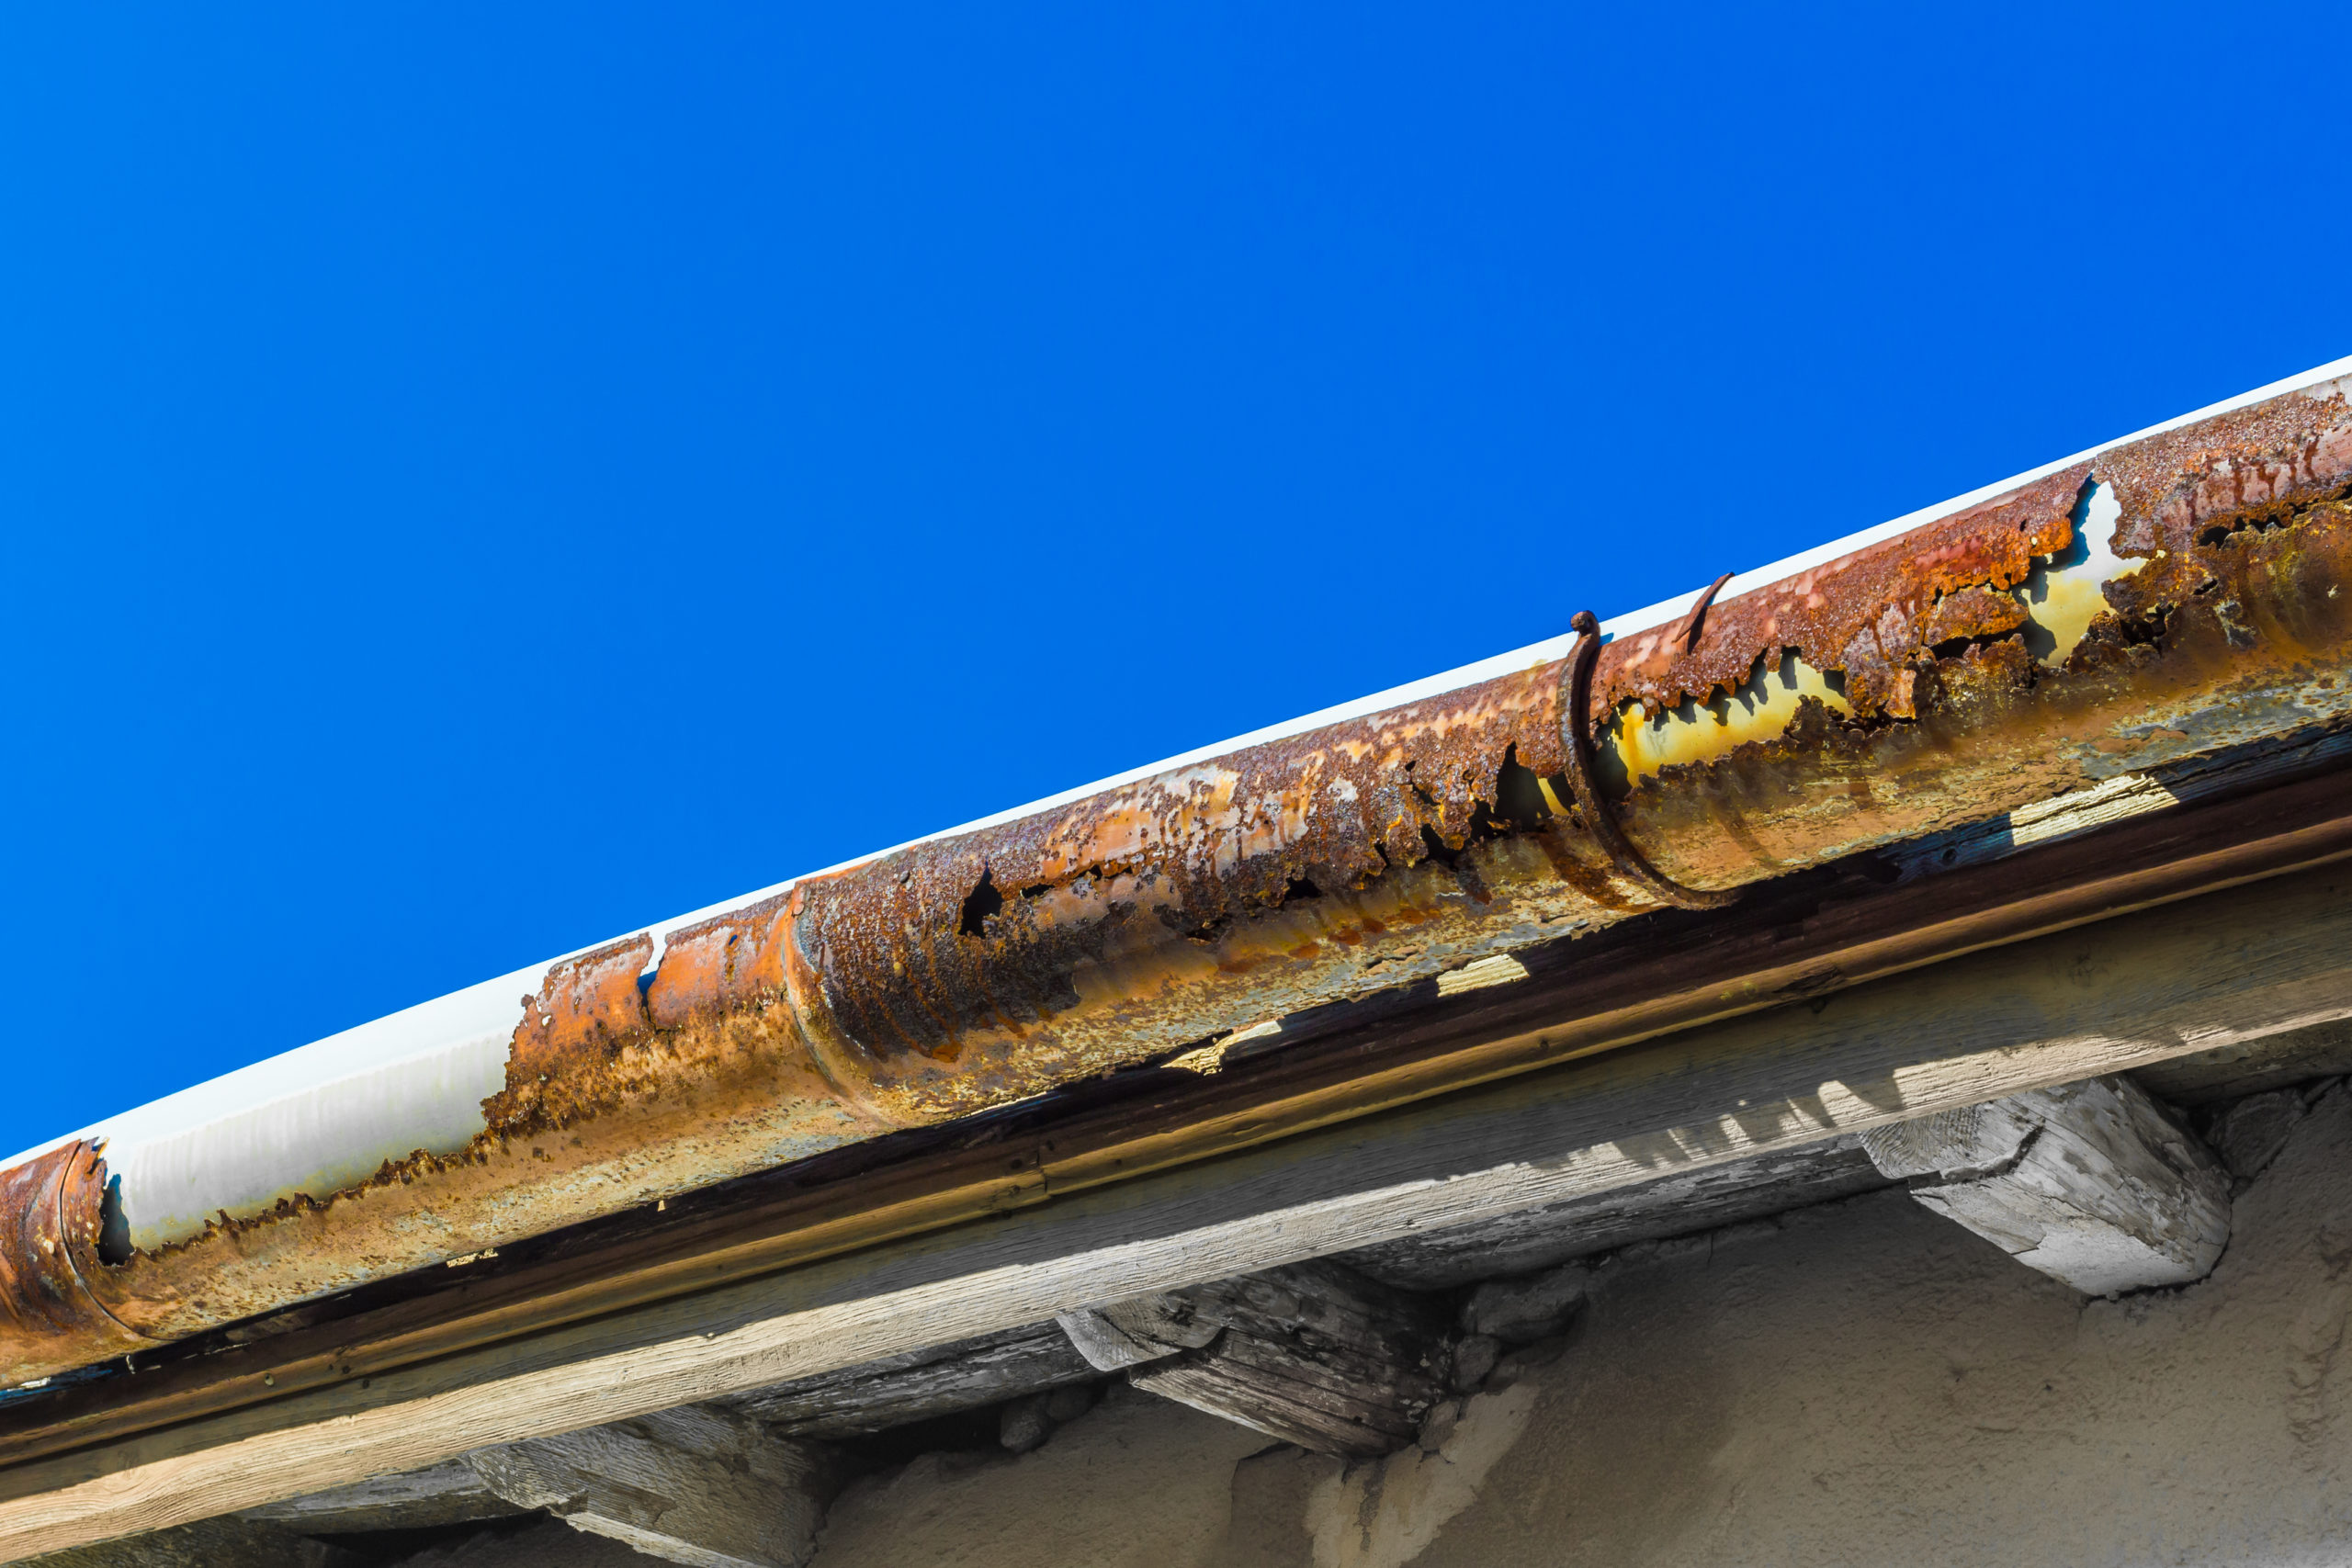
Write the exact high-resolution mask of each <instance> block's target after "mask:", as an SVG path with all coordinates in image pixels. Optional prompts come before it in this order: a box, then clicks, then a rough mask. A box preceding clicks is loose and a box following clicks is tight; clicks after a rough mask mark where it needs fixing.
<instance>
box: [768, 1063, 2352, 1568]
mask: <svg viewBox="0 0 2352 1568" xmlns="http://www.w3.org/2000/svg"><path fill="white" fill-rule="evenodd" d="M2347 1313H2352V1096H2347V1095H2346V1094H2345V1093H2344V1092H2342V1091H2340V1090H2339V1091H2337V1092H2335V1093H2332V1094H2330V1095H2328V1096H2327V1097H2326V1098H2324V1099H2323V1100H2320V1101H2319V1102H2318V1103H2317V1104H2316V1105H2315V1106H2314V1107H2313V1108H2312V1111H2311V1112H2310V1113H2309V1114H2308V1115H2307V1116H2305V1117H2303V1118H2302V1119H2301V1121H2299V1122H2297V1123H2296V1124H2295V1126H2294V1127H2293V1129H2292V1131H2291V1133H2290V1134H2289V1135H2288V1137H2287V1139H2286V1143H2285V1145H2284V1147H2283V1148H2282V1149H2281V1150H2280V1152H2279V1153H2278V1155H2277V1156H2276V1157H2275V1158H2273V1159H2272V1160H2271V1161H2270V1162H2269V1164H2268V1166H2267V1168H2265V1169H2264V1170H2263V1172H2262V1174H2261V1175H2260V1177H2259V1178H2258V1179H2256V1180H2255V1181H2254V1182H2253V1184H2252V1185H2251V1186H2250V1187H2249V1188H2248V1189H2247V1190H2245V1192H2244V1193H2243V1194H2241V1195H2240V1196H2239V1198H2238V1200H2237V1203H2236V1216H2235V1225H2234V1228H2233V1236H2232V1240H2231V1243H2230V1247H2229V1250H2228V1251H2227V1252H2226V1253H2225V1254H2224V1255H2223V1257H2222V1260H2221V1263H2220V1265H2219V1267H2218V1268H2217V1269H2215V1270H2214V1273H2213V1274H2212V1276H2211V1278H2210V1279H2209V1280H2205V1281H2204V1282H2202V1283H2200V1284H2197V1285H2192V1286H2188V1287H2184V1288H2180V1289H2177V1290H2169V1291H2160V1292H2151V1293H2148V1294H2144V1295H2141V1296H2136V1297H2127V1298H2124V1299H2122V1300H2120V1301H2115V1302H2105V1301H2087V1302H2086V1301H2085V1300H2084V1299H2082V1298H2081V1297H2078V1296H2076V1295H2075V1293H2074V1292H2071V1291H2068V1290H2067V1289H2065V1288H2064V1287H2063V1286H2061V1285H2059V1284H2057V1283H2056V1282H2055V1281H2052V1280H2048V1279H2045V1278H2043V1277H2042V1276H2041V1275H2039V1274H2036V1273H2033V1272H2032V1271H2030V1270H2029V1269H2025V1268H2023V1267H2021V1266H2020V1265H2018V1263H2017V1262H2015V1261H2014V1260H2012V1259H2011V1258H2008V1257H2007V1256H2005V1255H2004V1254H2003V1253H2002V1252H2001V1251H2000V1250H1999V1249H1997V1248H1996V1247H1994V1246H1993V1245H1992V1244H1990V1243H1988V1242H1985V1241H1984V1240H1982V1239H1980V1238H1978V1237H1976V1236H1974V1235H1971V1234H1969V1233H1968V1232H1966V1231H1964V1230H1962V1229H1961V1228H1960V1227H1959V1226H1957V1225H1954V1224H1951V1223H1950V1222H1948V1221H1945V1220H1942V1219H1939V1218H1938V1217H1937V1216H1935V1215H1934V1214H1932V1213H1928V1211H1926V1210H1925V1209H1923V1208H1921V1207H1920V1206H1919V1205H1917V1204H1916V1203H1913V1202H1912V1201H1910V1200H1909V1199H1908V1198H1907V1197H1905V1195H1904V1194H1903V1193H1902V1192H1900V1191H1897V1190H1890V1191H1886V1192H1882V1193H1876V1194H1871V1195H1870V1196H1867V1197H1862V1198H1857V1199H1853V1200H1850V1201H1845V1202H1840V1203H1834V1204H1828V1205H1824V1206H1822V1207H1820V1208H1816V1209H1812V1210H1806V1211H1801V1212H1799V1213H1794V1214H1791V1215H1788V1216H1785V1217H1784V1218H1783V1219H1782V1220H1781V1221H1779V1222H1774V1223H1765V1224H1751V1225H1747V1226H1742V1227H1737V1228H1736V1229H1735V1230H1733V1231H1728V1232H1720V1233H1717V1234H1715V1235H1713V1236H1710V1237H1698V1238H1693V1239H1692V1240H1691V1241H1688V1242H1682V1243H1670V1244H1667V1245H1665V1246H1662V1247H1635V1248H1632V1249H1629V1252H1628V1253H1627V1254H1626V1255H1624V1256H1623V1257H1621V1258H1619V1259H1618V1260H1616V1261H1614V1262H1612V1263H1611V1264H1610V1265H1608V1266H1607V1267H1605V1268H1603V1269H1600V1271H1599V1272H1598V1273H1597V1274H1596V1276H1595V1278H1594V1280H1593V1291H1592V1297H1591V1303H1590V1305H1589V1308H1588V1310H1587V1312H1586V1313H1585V1314H1584V1316H1583V1317H1582V1318H1580V1319H1579V1320H1578V1322H1577V1325H1576V1326H1575V1327H1574V1328H1573V1329H1571V1331H1570V1333H1569V1336H1568V1337H1567V1340H1566V1343H1565V1344H1558V1343H1555V1344H1553V1345H1550V1346H1544V1347H1537V1348H1533V1349H1532V1350H1530V1351H1522V1352H1520V1353H1518V1354H1517V1355H1515V1356H1514V1357H1512V1358H1510V1359H1506V1361H1505V1362H1504V1364H1503V1365H1502V1366H1501V1367H1499V1368H1498V1370H1497V1372H1496V1374H1495V1377H1494V1379H1492V1380H1491V1381H1490V1382H1489V1384H1488V1388H1487V1392H1485V1393H1480V1394H1479V1395H1477V1396H1476V1398H1473V1399H1471V1400H1469V1401H1467V1402H1465V1403H1464V1404H1461V1405H1460V1406H1459V1407H1456V1408H1450V1409H1448V1410H1446V1411H1444V1412H1443V1414H1442V1417H1441V1419H1440V1420H1439V1421H1438V1422H1437V1423H1435V1424H1433V1426H1432V1428H1431V1430H1430V1436H1429V1438H1428V1439H1427V1442H1428V1445H1429V1446H1430V1448H1433V1449H1434V1451H1433V1452H1430V1451H1423V1450H1408V1451H1407V1452H1406V1453H1404V1454H1401V1455H1398V1456H1396V1457H1393V1458H1391V1459H1389V1460H1386V1461H1382V1462H1381V1463H1379V1464H1377V1465H1359V1466H1356V1467H1354V1468H1353V1469H1352V1470H1343V1469H1342V1468H1341V1467H1340V1465H1339V1464H1338V1462H1337V1461H1329V1460H1317V1459H1315V1458H1312V1457H1311V1456H1307V1455H1304V1454H1300V1453H1298V1452H1296V1451H1295V1450H1272V1451H1271V1452H1270V1451H1266V1450H1264V1443H1263V1439H1262V1438H1257V1437H1256V1436H1254V1435H1253V1434H1250V1433H1248V1432H1245V1431H1242V1430H1240V1429H1239V1428H1237V1427H1224V1426H1223V1425H1222V1424H1221V1423H1218V1422H1216V1421H1215V1420H1213V1419H1212V1418H1210V1417H1207V1416H1200V1415H1198V1414H1196V1413H1194V1412H1192V1411H1189V1410H1185V1409H1182V1408H1181V1407H1178V1406H1174V1405H1168V1404H1148V1403H1144V1402H1142V1401H1141V1400H1140V1399H1138V1398H1137V1397H1136V1396H1132V1395H1129V1396H1125V1397H1123V1398H1121V1399H1119V1400H1117V1401H1114V1402H1111V1403H1107V1404H1105V1405H1104V1406H1103V1407H1102V1408H1101V1409H1099V1410H1098V1411H1096V1412H1095V1413H1094V1414H1093V1415H1091V1416H1088V1417H1086V1418H1083V1419H1081V1420H1080V1421H1078V1422H1074V1423H1072V1424H1071V1425H1070V1426H1069V1427H1065V1428H1063V1429H1062V1430H1061V1431H1059V1432H1057V1434H1056V1435H1055V1438H1054V1440H1053V1441H1052V1442H1051V1443H1049V1444H1048V1445H1047V1446H1046V1448H1045V1449H1043V1450H1039V1451H1038V1452H1036V1453H1035V1454H1031V1455H1028V1456H1025V1457H1023V1459H1021V1460H1018V1461H1010V1460H1001V1461H990V1462H988V1463H985V1464H981V1465H978V1466H977V1467H975V1468H971V1469H966V1470H960V1471H959V1470H957V1469H956V1467H955V1466H954V1465H953V1464H952V1463H951V1462H949V1461H942V1460H938V1459H929V1460H925V1461H919V1462H918V1463H917V1464H916V1465H914V1466H910V1468H909V1469H907V1470H906V1471H904V1472H899V1474H897V1475H896V1476H893V1477H890V1478H888V1479H887V1480H882V1481H876V1482H871V1483H865V1485H864V1486H862V1487H860V1488H858V1489H854V1490H853V1492H852V1493H851V1494H849V1495H846V1496H844V1497H843V1499H842V1502H841V1503H840V1504H839V1505H837V1506H836V1508H835V1510H834V1516H833V1519H832V1521H831V1524H830V1525H829V1526H828V1529H827V1531H826V1534H825V1536H824V1538H823V1540H822V1541H821V1543H820V1549H819V1552H818V1556H817V1559H816V1564H815V1568H854V1565H862V1564H867V1563H885V1562H893V1563H903V1562H927V1563H928V1562H937V1563H943V1564H958V1565H970V1568H998V1565H1000V1564H1001V1565H1002V1568H1016V1565H1017V1568H1061V1565H1065V1564H1067V1565H1069V1568H1080V1565H1081V1564H1083V1565H1087V1568H1093V1565H1096V1564H1114V1563H1136V1564H1148V1565H1149V1568H1179V1565H1182V1564H1190V1563H1196V1562H1219V1563H1235V1564H1247V1565H1250V1568H1375V1565H1377V1568H1404V1565H1406V1564H1412V1565H1415V1568H1469V1565H1473V1564H1476V1565H1481V1568H1483V1565H1487V1564H1492V1563H1497V1562H1510V1563H1515V1564H1531V1565H1560V1568H1568V1565H1577V1568H1582V1565H1586V1564H1592V1565H1600V1564H1608V1565H1611V1568H1629V1565H1643V1564H1658V1565H1661V1568H1663V1565H1666V1564H1675V1565H1678V1568H1679V1565H1684V1564H1747V1563H1754V1564H1773V1565H1776V1568H1780V1565H1802V1564H1849V1563H1851V1564H1863V1563H1868V1564H1881V1563H1886V1562H1904V1563H1906V1564H1917V1565H1921V1568H1974V1565H1976V1564H1985V1565H1988V1568H1990V1565H1993V1564H1999V1565H2001V1568H2011V1565H2013V1564H2015V1563H2018V1562H2064V1563H2069V1564H2110V1563H2112V1564H2125V1563H2131V1564H2158V1563H2162V1564H2188V1563H2196V1564H2223V1563H2227V1564H2233V1565H2241V1564H2242V1565H2249V1568H2253V1565H2286V1564H2321V1563H2327V1564H2339V1563H2344V1562H2352V1490H2348V1489H2347V1487H2346V1479H2347V1477H2346V1471H2347V1468H2352V1451H2347V1449H2348V1448H2352V1416H2347V1413H2346V1399H2347V1390H2346V1386H2345V1384H2346V1376H2347V1375H2352V1374H2347V1373H2346V1372H2345V1371H2341V1370H2339V1366H2338V1363H2339V1359H2352V1358H2340V1357H2339V1351H2340V1350H2341V1349H2342V1346H2343V1340H2344V1337H2345V1327H2346V1316H2347ZM1547 1357H1548V1358H1549V1359H1546V1358H1547Z"/></svg>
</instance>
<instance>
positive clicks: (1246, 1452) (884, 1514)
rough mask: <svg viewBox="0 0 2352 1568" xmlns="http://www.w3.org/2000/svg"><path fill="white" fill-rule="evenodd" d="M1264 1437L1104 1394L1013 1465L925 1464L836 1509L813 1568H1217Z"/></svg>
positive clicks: (880, 1480)
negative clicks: (913, 1567) (1238, 1488)
mask: <svg viewBox="0 0 2352 1568" xmlns="http://www.w3.org/2000/svg"><path fill="white" fill-rule="evenodd" d="M1266 1446H1267V1445H1266V1437H1265V1434H1264V1433H1262V1432H1253V1431H1250V1429H1248V1428H1247V1427H1237V1426H1235V1425H1234V1424H1233V1423H1231V1422H1230V1421H1223V1420H1219V1419H1218V1418H1217V1417H1216V1416H1204V1415H1203V1414H1201V1413H1200V1412H1199V1411H1196V1410H1191V1409H1188V1408H1186V1407H1185V1406H1183V1405H1181V1404H1170V1403H1169V1402H1168V1401H1166V1400H1163V1399H1159V1398H1156V1397H1154V1396H1152V1395H1150V1394H1148V1393H1136V1391H1134V1390H1131V1389H1127V1388H1124V1387H1114V1389H1113V1390H1112V1391H1111V1393H1110V1394H1109V1395H1108V1396H1107V1397H1105V1398H1104V1399H1103V1403H1102V1404H1098V1405H1096V1406H1095V1407H1094V1408H1093V1409H1092V1410H1091V1411H1088V1412H1087V1413H1086V1414H1085V1415H1083V1416H1079V1417H1078V1418H1077V1419H1076V1420H1074V1421H1072V1422H1070V1423H1069V1425H1067V1426H1064V1427H1057V1428H1056V1429H1055V1431H1054V1434H1053V1436H1052V1437H1051V1438H1048V1439H1047V1440H1046V1445H1045V1446H1044V1447H1043V1448H1040V1449H1038V1450H1035V1451H1034V1452H1031V1453H1026V1454H1023V1455H1021V1456H1020V1457H1019V1458H1014V1457H1013V1456H1012V1455H1010V1454H1004V1453H998V1454H994V1455H990V1456H984V1457H983V1456H958V1455H948V1454H926V1455H924V1456H923V1457H922V1459H919V1460H917V1461H914V1462H913V1463H912V1464H910V1465H908V1466H907V1467H906V1468H905V1469H903V1470H901V1471H899V1472H896V1473H895V1474H892V1475H888V1476H883V1477H875V1478H869V1479H868V1480H865V1481H863V1482H860V1483H857V1484H855V1485H853V1486H852V1487H851V1488H850V1489H849V1490H848V1491H847V1492H844V1493H843V1494H842V1495H841V1497H840V1498H839V1499H838V1500H837V1501H836V1502H835V1503H834V1504H833V1508H832V1513H831V1516H830V1517H828V1518H827V1520H826V1522H825V1529H824V1531H823V1533H822V1534H821V1535H820V1536H819V1537H818V1541H817V1555H816V1558H815V1560H814V1563H813V1564H812V1568H906V1565H907V1564H910V1563H922V1564H925V1565H926V1568H984V1565H986V1568H993V1565H995V1564H998V1563H1002V1564H1006V1565H1008V1568H1011V1565H1013V1564H1019V1565H1020V1568H1046V1565H1048V1564H1059V1563H1069V1564H1071V1565H1073V1568H1076V1565H1078V1564H1084V1565H1085V1568H1194V1565H1196V1564H1197V1565H1200V1568H1208V1565H1210V1564H1216V1565H1217V1568H1224V1564H1225V1562H1226V1559H1225V1558H1224V1557H1223V1556H1221V1555H1220V1549H1221V1546H1222V1543H1223V1542H1224V1540H1225V1539H1226V1534H1227V1520H1228V1517H1229V1516H1230V1512H1231V1508H1232V1502H1233V1490H1234V1472H1235V1469H1236V1467H1237V1466H1238V1465H1239V1464H1240V1463H1241V1461H1243V1460H1244V1459H1246V1458H1248V1457H1249V1456H1250V1455H1251V1454H1254V1453H1257V1452H1259V1451H1260V1450H1263V1449H1264V1448H1265V1447H1266Z"/></svg>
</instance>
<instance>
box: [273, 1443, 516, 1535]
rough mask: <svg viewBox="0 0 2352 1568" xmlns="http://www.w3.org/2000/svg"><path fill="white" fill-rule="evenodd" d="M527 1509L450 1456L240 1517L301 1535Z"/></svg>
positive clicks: (421, 1525)
mask: <svg viewBox="0 0 2352 1568" xmlns="http://www.w3.org/2000/svg"><path fill="white" fill-rule="evenodd" d="M527 1512H529V1510H528V1509H527V1508H524V1507H521V1506H517V1505H515V1504H513V1503H510V1502H508V1501H507V1500H506V1499H505V1498H503V1497H501V1496H500V1495H498V1494H497V1493H495V1492H492V1490H491V1489H490V1487H489V1486H488V1485H487V1484H485V1483H483V1481H482V1478H481V1476H480V1475H479V1474H477V1473H475V1472H474V1468H473V1467H472V1466H471V1465H469V1464H468V1463H467V1462H466V1461H463V1460H456V1459H453V1460H450V1461H447V1463H443V1464H435V1465H428V1466H427V1467H425V1468H424V1469H423V1470H412V1471H404V1472H401V1473H399V1474H395V1475H379V1476H372V1477H370V1478H369V1479H368V1480H366V1481H362V1482H358V1483H354V1484H352V1485H349V1486H338V1487H335V1488H334V1489H332V1490H330V1491H325V1492H312V1493H309V1494H307V1495H303V1496H300V1497H288V1498H287V1499H286V1500H285V1501H283V1502H278V1503H268V1504H265V1505H263V1506H261V1507H258V1508H248V1509H246V1510H245V1511H244V1514H243V1517H245V1518H248V1519H254V1520H259V1521H262V1522H265V1523H268V1524H274V1525H282V1526H284V1527H285V1528H286V1529H290V1530H297V1531H300V1533H302V1534H304V1535H349V1534H352V1533H354V1532H356V1531H362V1530H405V1529H433V1528H435V1527H437V1526H441V1525H462V1524H472V1523H476V1522H479V1521H481V1520H486V1519H498V1518H509V1517H513V1516H515V1515H516V1514H520V1513H527Z"/></svg>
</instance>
